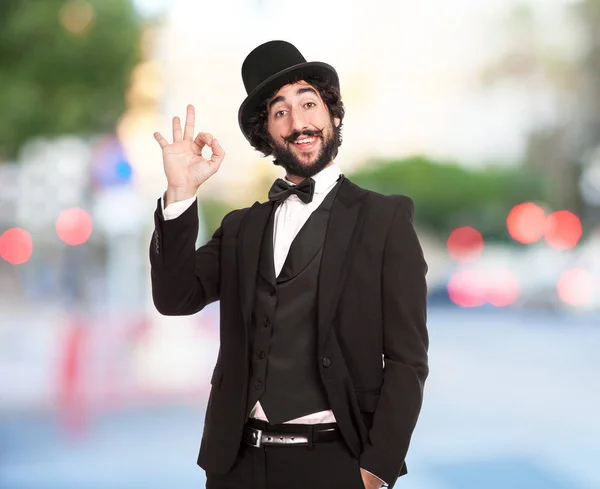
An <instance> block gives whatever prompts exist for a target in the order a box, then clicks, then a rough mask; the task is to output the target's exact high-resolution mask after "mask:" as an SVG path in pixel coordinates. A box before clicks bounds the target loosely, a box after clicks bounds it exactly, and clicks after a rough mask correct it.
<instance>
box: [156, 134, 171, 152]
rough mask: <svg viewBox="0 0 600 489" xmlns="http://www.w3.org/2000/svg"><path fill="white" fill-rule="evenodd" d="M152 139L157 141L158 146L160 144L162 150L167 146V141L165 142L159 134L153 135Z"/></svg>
mask: <svg viewBox="0 0 600 489" xmlns="http://www.w3.org/2000/svg"><path fill="white" fill-rule="evenodd" d="M154 139H156V140H157V141H158V144H160V147H161V148H164V147H165V146H167V145H168V144H169V141H167V140H166V139H165V138H164V137H163V136H162V134H161V133H160V132H155V133H154Z"/></svg>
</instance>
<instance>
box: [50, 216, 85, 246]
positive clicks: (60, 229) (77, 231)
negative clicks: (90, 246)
mask: <svg viewBox="0 0 600 489" xmlns="http://www.w3.org/2000/svg"><path fill="white" fill-rule="evenodd" d="M56 233H57V234H58V237H59V238H60V239H61V240H62V241H64V242H65V243H67V244H68V245H71V246H77V245H80V244H83V243H85V242H86V241H87V240H88V238H89V237H90V235H91V234H92V218H91V217H90V215H89V214H88V213H87V212H86V211H84V210H83V209H81V208H79V207H73V208H71V209H66V210H64V211H62V212H61V213H60V215H59V216H58V218H57V219H56Z"/></svg>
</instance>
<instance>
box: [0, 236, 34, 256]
mask: <svg viewBox="0 0 600 489" xmlns="http://www.w3.org/2000/svg"><path fill="white" fill-rule="evenodd" d="M32 252H33V241H32V239H31V235H30V234H29V233H28V232H27V231H25V230H24V229H21V228H11V229H7V230H6V231H4V233H2V236H0V256H1V257H2V258H4V259H5V260H6V261H7V262H8V263H11V264H12V265H21V264H22V263H25V262H26V261H27V260H29V258H30V257H31V253H32Z"/></svg>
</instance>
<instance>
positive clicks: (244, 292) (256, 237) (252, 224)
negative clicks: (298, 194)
mask: <svg viewBox="0 0 600 489" xmlns="http://www.w3.org/2000/svg"><path fill="white" fill-rule="evenodd" d="M272 209H273V202H270V201H267V202H264V203H262V204H260V203H258V202H255V203H254V205H253V206H252V207H251V208H250V210H249V211H248V214H247V215H246V217H245V218H244V220H243V222H242V224H241V229H240V232H239V235H238V249H237V253H238V262H239V264H240V267H239V282H240V302H241V305H242V315H243V317H244V323H245V325H246V327H247V328H248V327H250V315H251V313H252V306H253V301H254V290H255V288H256V274H257V273H258V260H259V257H260V249H261V246H262V240H263V236H265V235H266V234H269V235H270V236H271V237H272V236H273V235H272V234H271V233H266V227H267V224H268V223H269V217H270V216H271V211H272ZM272 246H273V245H271V248H272Z"/></svg>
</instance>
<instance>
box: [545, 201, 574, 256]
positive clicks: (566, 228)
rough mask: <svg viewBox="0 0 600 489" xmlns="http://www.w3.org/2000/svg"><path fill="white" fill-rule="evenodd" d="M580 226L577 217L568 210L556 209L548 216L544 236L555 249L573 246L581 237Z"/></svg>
mask: <svg viewBox="0 0 600 489" xmlns="http://www.w3.org/2000/svg"><path fill="white" fill-rule="evenodd" d="M581 233H582V228H581V221H580V220H579V218H578V217H577V216H576V215H575V214H573V213H572V212H569V211H564V210H563V211H557V212H553V213H552V214H550V215H549V216H548V220H547V223H546V229H545V231H544V238H545V239H546V242H547V243H548V244H549V245H550V246H552V247H553V248H556V249H557V250H568V249H570V248H573V247H575V245H576V244H577V243H578V242H579V238H581Z"/></svg>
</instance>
